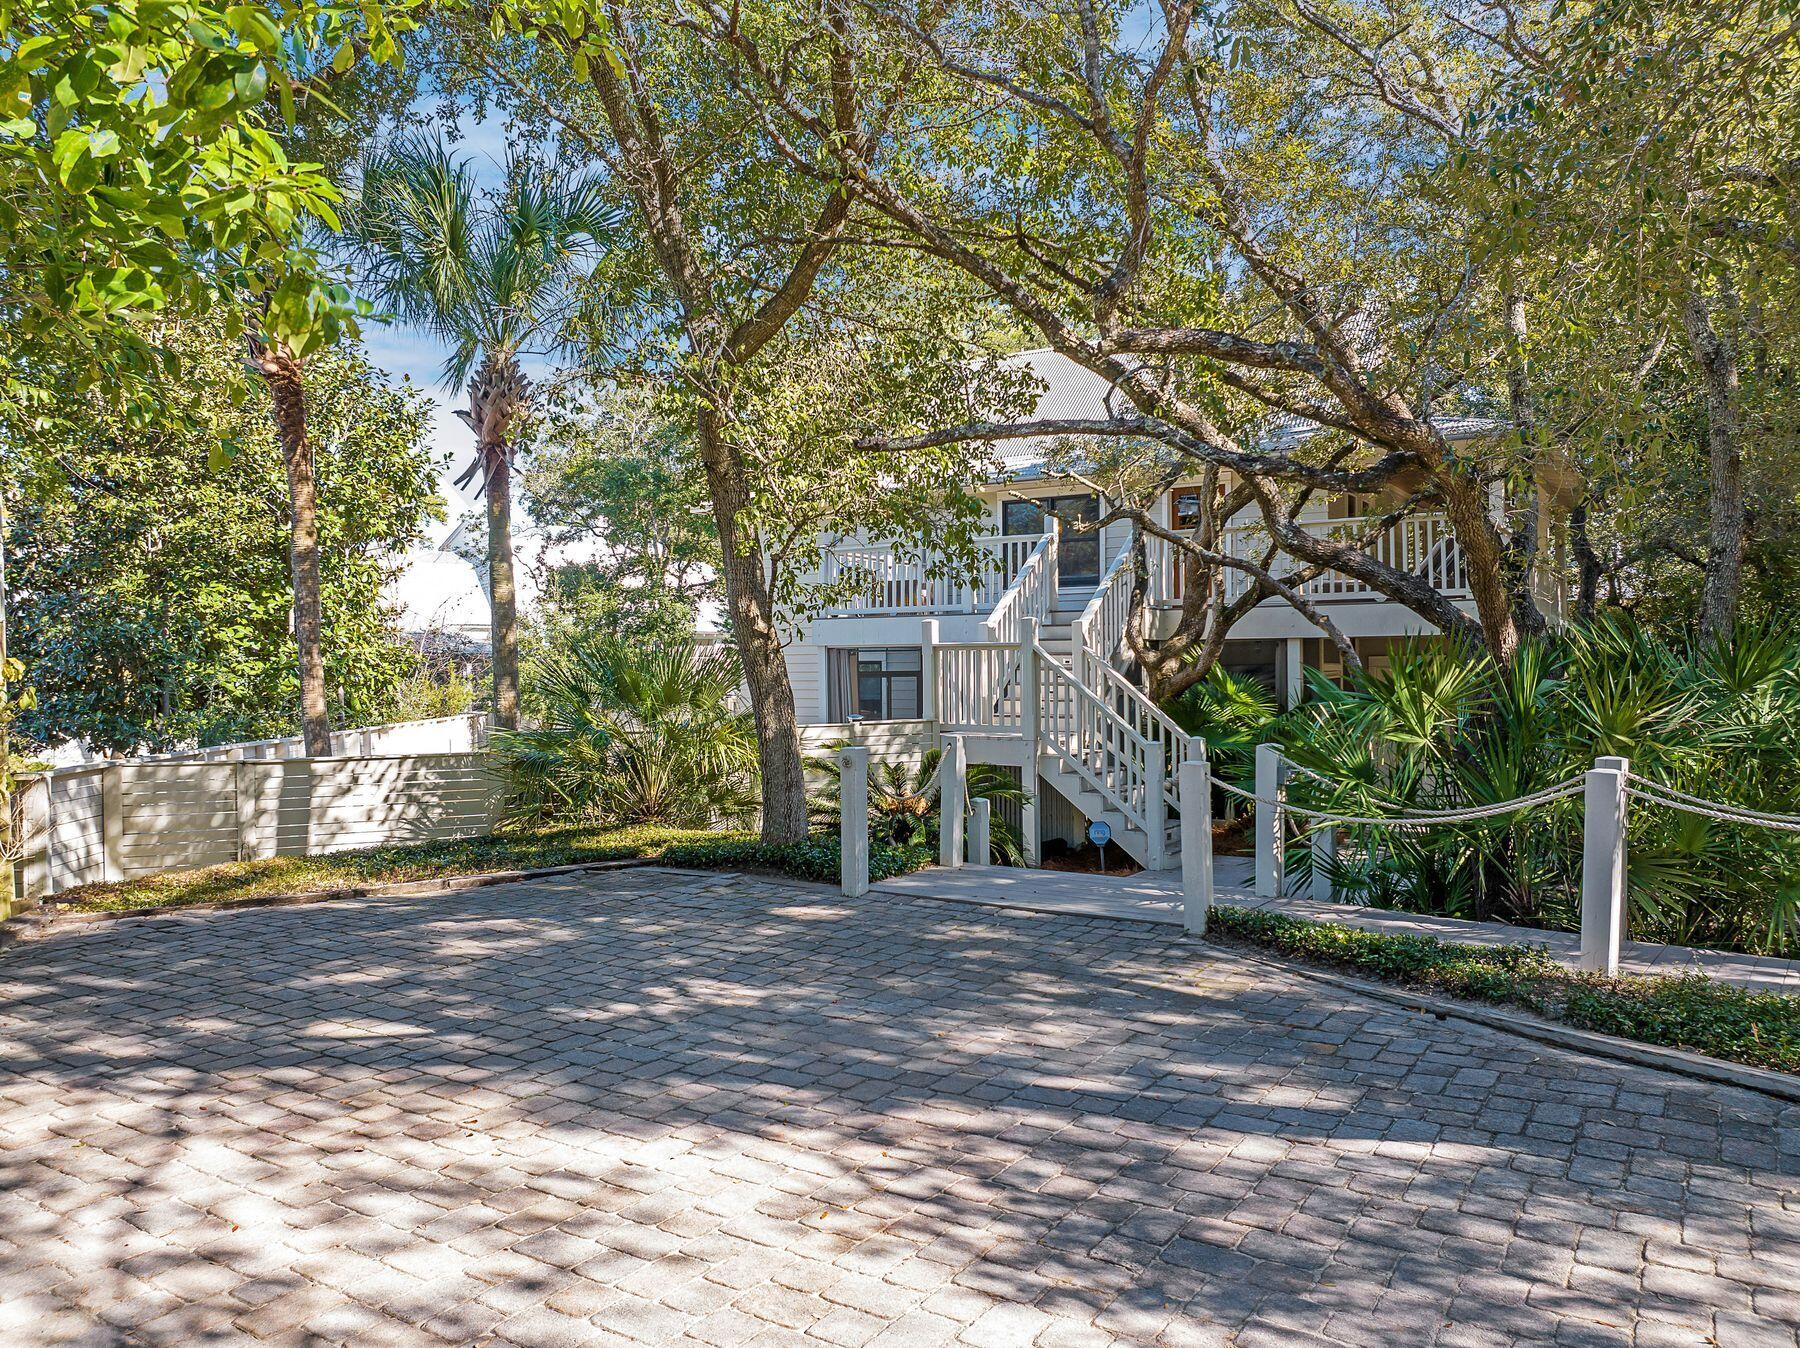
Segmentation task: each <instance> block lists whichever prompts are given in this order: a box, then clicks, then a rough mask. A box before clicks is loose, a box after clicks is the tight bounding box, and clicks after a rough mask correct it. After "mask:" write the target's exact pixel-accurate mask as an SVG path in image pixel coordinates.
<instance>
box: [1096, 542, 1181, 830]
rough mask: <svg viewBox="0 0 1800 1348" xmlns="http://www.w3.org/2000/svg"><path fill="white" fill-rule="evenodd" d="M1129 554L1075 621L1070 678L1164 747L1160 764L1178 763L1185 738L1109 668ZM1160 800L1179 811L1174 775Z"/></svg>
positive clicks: (1123, 605) (1126, 612)
mask: <svg viewBox="0 0 1800 1348" xmlns="http://www.w3.org/2000/svg"><path fill="white" fill-rule="evenodd" d="M1132 551H1133V550H1132V549H1131V548H1123V549H1121V550H1120V552H1119V555H1118V556H1117V557H1115V558H1114V559H1113V564H1112V565H1111V566H1110V567H1108V568H1107V571H1106V574H1105V575H1104V576H1102V577H1101V578H1100V585H1099V588H1097V589H1096V590H1095V591H1094V597H1093V598H1092V599H1090V600H1089V601H1088V604H1087V607H1086V608H1084V609H1082V611H1081V616H1080V617H1079V618H1077V619H1076V620H1075V626H1074V630H1073V632H1072V636H1073V642H1072V646H1071V659H1072V660H1073V663H1074V665H1075V676H1076V677H1077V678H1078V679H1080V680H1081V682H1082V683H1084V684H1086V685H1087V686H1088V688H1090V689H1091V690H1092V691H1094V692H1095V693H1096V694H1098V695H1099V696H1101V697H1103V698H1104V699H1105V700H1106V704H1107V705H1108V706H1109V707H1110V708H1112V710H1113V711H1114V712H1115V713H1116V714H1117V715H1119V716H1121V717H1122V718H1124V720H1125V721H1126V722H1127V723H1128V724H1129V725H1130V726H1131V728H1132V729H1133V730H1134V731H1135V732H1136V733H1137V734H1138V735H1140V736H1141V737H1142V738H1144V739H1145V740H1154V741H1156V742H1158V743H1160V744H1161V745H1162V746H1163V763H1164V764H1165V765H1166V766H1172V765H1174V764H1176V763H1179V762H1181V760H1182V756H1183V755H1184V754H1185V753H1186V752H1187V742H1188V733H1187V731H1185V730H1183V729H1182V728H1181V727H1180V726H1178V725H1176V724H1175V722H1174V721H1172V720H1170V719H1169V716H1168V714H1167V713H1166V712H1164V711H1163V709H1162V708H1161V707H1159V706H1157V705H1156V703H1154V702H1152V701H1151V700H1150V699H1149V697H1147V696H1146V695H1145V693H1144V691H1143V690H1142V689H1141V688H1139V687H1138V686H1137V685H1136V684H1134V683H1133V682H1132V681H1131V680H1130V679H1128V678H1126V677H1125V676H1124V675H1123V674H1121V673H1120V672H1119V671H1118V670H1117V669H1116V668H1114V666H1113V657H1114V656H1115V655H1117V654H1118V651H1119V647H1120V646H1121V645H1123V644H1124V641H1125V626H1126V624H1127V623H1128V622H1130V620H1131V582H1132ZM1165 778H1166V779H1165V780H1164V782H1163V795H1164V797H1165V798H1166V799H1167V801H1168V803H1169V804H1170V805H1171V806H1173V807H1175V808H1177V809H1179V808H1180V805H1181V797H1180V793H1179V791H1178V790H1177V788H1176V783H1175V780H1174V775H1173V773H1168V774H1165Z"/></svg>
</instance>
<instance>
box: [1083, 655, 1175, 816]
mask: <svg viewBox="0 0 1800 1348" xmlns="http://www.w3.org/2000/svg"><path fill="white" fill-rule="evenodd" d="M1098 668H1099V670H1100V673H1101V675H1102V677H1103V678H1104V679H1105V681H1106V687H1107V690H1108V691H1109V692H1114V693H1117V694H1118V695H1119V696H1120V697H1121V698H1123V699H1124V703H1125V706H1126V707H1127V708H1128V709H1129V715H1128V716H1126V720H1127V721H1128V722H1131V721H1135V722H1136V729H1137V732H1138V734H1140V735H1142V736H1143V737H1144V738H1145V739H1146V740H1150V741H1156V740H1160V741H1161V742H1162V746H1163V762H1164V764H1165V765H1166V766H1167V772H1168V776H1167V780H1165V781H1164V782H1163V795H1164V796H1165V797H1167V798H1168V801H1169V804H1170V805H1172V806H1174V807H1175V808H1176V809H1178V810H1179V809H1180V808H1181V792H1180V790H1179V789H1178V787H1177V784H1176V781H1175V765H1176V764H1178V763H1180V762H1182V761H1183V759H1184V758H1185V756H1186V754H1187V742H1188V739H1189V735H1188V732H1187V731H1185V730H1183V729H1182V728H1181V727H1180V726H1179V725H1177V724H1176V723H1175V721H1174V719H1173V718H1172V717H1170V715H1169V714H1168V713H1167V712H1166V711H1164V710H1163V709H1162V708H1161V707H1159V706H1157V705H1156V703H1154V702H1152V701H1151V700H1150V696H1149V694H1147V693H1146V692H1144V690H1143V689H1141V688H1139V687H1138V686H1137V685H1136V684H1135V683H1133V682H1132V681H1131V680H1130V679H1128V678H1126V677H1125V676H1124V675H1123V674H1121V673H1119V671H1118V670H1116V669H1114V668H1113V667H1112V666H1111V665H1107V664H1102V665H1100V666H1098Z"/></svg>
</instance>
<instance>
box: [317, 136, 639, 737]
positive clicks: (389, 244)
mask: <svg viewBox="0 0 1800 1348" xmlns="http://www.w3.org/2000/svg"><path fill="white" fill-rule="evenodd" d="M622 218H623V217H622V214H621V212H620V211H619V210H618V209H617V208H616V207H615V206H613V205H612V204H610V203H609V202H608V201H607V199H606V197H605V195H604V192H603V181H602V179H601V178H600V177H599V176H598V175H595V174H574V175H570V174H566V173H563V172H561V171H559V170H558V169H557V168H556V167H555V166H554V165H544V164H540V163H537V162H535V161H532V160H529V159H526V158H524V157H519V156H515V157H513V158H512V159H510V160H509V162H508V163H507V166H506V183H505V186H504V187H503V188H502V189H500V190H498V191H494V192H484V191H482V190H481V189H480V188H479V187H478V186H477V184H476V181H475V175H474V172H473V170H472V168H471V166H470V163H469V161H468V160H467V159H466V158H457V157H455V156H453V155H452V154H451V152H450V151H449V150H448V149H447V148H446V147H445V145H444V144H443V142H442V141H440V140H433V139H427V138H424V137H416V136H415V137H405V138H402V139H399V140H396V141H394V142H392V143H390V144H388V145H385V146H382V147H381V148H379V149H377V150H375V151H374V152H373V153H371V154H370V155H369V156H368V157H367V158H366V159H365V161H364V163H363V165H362V174H361V182H360V185H359V188H358V190H357V192H356V193H355V194H354V196H353V198H352V200H351V203H350V207H349V209H348V210H347V212H346V215H345V221H344V224H345V230H344V237H345V239H346V241H347V243H348V245H349V247H350V249H351V251H352V253H353V255H354V257H355V259H356V261H357V263H358V264H359V266H360V276H359V281H360V287H361V288H362V289H363V290H365V291H366V292H368V293H369V294H370V296H371V298H373V299H374V300H376V302H377V303H379V304H381V305H382V306H384V307H385V308H387V309H388V310H389V311H391V312H392V313H393V314H394V316H395V317H397V318H398V319H400V320H401V321H403V322H406V323H410V324H413V325H415V326H417V327H420V328H423V329H425V330H426V331H428V332H430V333H432V334H433V335H434V336H436V337H437V338H439V339H440V340H441V341H443V342H444V343H446V344H447V345H448V346H449V347H450V356H449V359H448V360H446V361H445V363H444V383H445V386H446V387H447V388H456V387H459V386H464V385H466V387H467V392H468V398H469V405H468V407H467V408H466V409H459V410H458V412H457V415H458V416H459V417H461V418H462V420H463V421H464V422H465V423H466V424H467V425H468V427H469V429H470V430H471V431H473V432H474V434H475V460H474V462H473V463H472V464H470V466H469V469H468V471H467V472H466V473H464V474H463V476H462V478H461V479H460V480H459V482H458V485H461V484H462V483H463V482H467V481H469V480H470V479H472V478H476V477H479V479H480V482H481V488H482V492H483V495H484V496H485V497H486V501H487V560H488V591H489V595H488V598H489V605H490V609H491V613H492V634H493V660H494V719H495V722H496V723H497V724H498V725H500V726H502V727H506V728H516V727H517V726H518V723H519V693H518V687H519V664H518V659H519V657H518V611H517V600H516V597H515V594H514V584H513V548H512V469H513V463H512V457H513V450H514V443H513V442H514V437H515V434H516V432H517V430H518V427H519V424H520V422H521V420H522V418H523V417H524V416H525V414H526V413H527V412H528V411H529V410H530V406H531V399H532V386H531V381H530V380H529V379H527V378H526V376H525V371H524V368H523V366H522V365H521V363H520V361H521V357H533V356H538V357H542V356H556V355H559V354H562V353H564V352H566V351H567V350H569V349H570V347H571V345H572V342H573V338H572V328H573V320H574V318H575V315H576V312H577V310H578V308H579V307H580V306H581V302H582V300H581V297H582V293H583V288H584V287H583V283H584V281H585V280H586V278H587V275H588V272H589V270H590V268H591V265H592V264H593V263H594V262H595V261H596V260H597V259H598V258H599V257H601V256H602V255H603V254H604V253H605V252H606V250H607V249H608V248H609V247H610V246H611V244H612V243H613V241H614V239H615V237H616V235H617V233H618V229H619V224H620V221H621V219H622Z"/></svg>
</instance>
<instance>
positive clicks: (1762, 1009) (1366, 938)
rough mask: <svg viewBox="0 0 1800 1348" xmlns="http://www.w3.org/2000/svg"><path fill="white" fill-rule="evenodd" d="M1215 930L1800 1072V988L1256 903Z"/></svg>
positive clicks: (1223, 913) (1644, 1038)
mask: <svg viewBox="0 0 1800 1348" xmlns="http://www.w3.org/2000/svg"><path fill="white" fill-rule="evenodd" d="M1208 931H1209V932H1210V933H1211V934H1212V935H1214V936H1223V937H1225V938H1226V939H1228V940H1237V941H1242V942H1244V943H1245V944H1248V945H1253V946H1258V947H1261V948H1262V949H1265V950H1273V951H1276V952H1277V953H1279V954H1283V955H1288V956H1291V957H1293V958H1296V959H1300V960H1305V961H1307V962H1309V963H1313V964H1320V965H1325V966H1327V967H1330V968H1334V969H1342V970H1345V971H1347V972H1350V973H1354V974H1358V975H1361V976H1363V977H1367V978H1372V979H1377V980H1379V981H1381V982H1386V983H1398V984H1401V985H1402V986H1405V987H1411V988H1419V989H1421V990H1424V991H1428V992H1435V993H1442V994H1444V995H1446V996H1451V997H1460V998H1464V999H1466V1000H1469V1001H1477V1002H1490V1003H1494V1004H1497V1005H1504V1006H1516V1007H1520V1008H1522V1009H1524V1010H1526V1011H1530V1012H1533V1013H1535V1014H1537V1015H1541V1016H1544V1017H1547V1018H1548V1019H1551V1020H1557V1021H1561V1022H1562V1023H1564V1024H1566V1025H1569V1026H1572V1027H1574V1028H1576V1029H1582V1030H1594V1031H1597V1032H1599V1033H1601V1034H1610V1035H1616V1036H1618V1037H1619V1038H1621V1039H1634V1040H1636V1041H1638V1042H1639V1043H1644V1044H1658V1045H1661V1046H1663V1047H1665V1048H1679V1049H1686V1050H1688V1051H1690V1052H1694V1053H1704V1054H1707V1055H1709V1056H1711V1057H1715V1058H1725V1059H1728V1060H1730V1061H1732V1062H1741V1063H1746V1064H1748V1065H1749V1066H1752V1067H1762V1068H1767V1069H1769V1070H1771V1071H1777V1072H1800V997H1789V996H1783V995H1781V994H1779V993H1754V992H1747V991H1745V990H1744V989H1742V988H1736V987H1732V986H1731V985H1729V984H1725V983H1718V982H1715V981H1713V980H1712V979H1708V978H1704V977H1700V976H1690V977H1687V978H1602V977H1599V976H1598V975H1593V974H1579V973H1574V972H1571V971H1570V970H1568V969H1565V968H1563V967H1562V966H1561V965H1559V964H1558V963H1556V961H1555V960H1553V959H1551V958H1550V956H1549V954H1548V953H1547V952H1545V951H1544V950H1543V949H1542V948H1541V947H1537V946H1472V945H1457V944H1453V943H1451V942H1447V941H1439V940H1435V939H1433V938H1431V937H1428V936H1388V935H1384V934H1382V933H1380V932H1372V931H1364V930H1361V929H1360V928H1356V927H1347V926H1344V925H1342V924H1340V923H1334V922H1314V921H1310V920H1308V919H1306V918H1298V917H1287V916H1284V915H1282V914H1280V913H1266V912H1261V911H1258V910H1255V909H1246V908H1214V909H1213V910H1212V913H1211V914H1210V916H1209V919H1208Z"/></svg>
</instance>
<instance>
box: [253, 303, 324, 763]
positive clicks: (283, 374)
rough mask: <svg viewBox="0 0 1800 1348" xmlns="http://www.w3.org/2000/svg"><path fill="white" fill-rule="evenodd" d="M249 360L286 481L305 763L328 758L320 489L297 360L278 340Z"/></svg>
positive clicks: (258, 347)
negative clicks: (263, 388)
mask: <svg viewBox="0 0 1800 1348" xmlns="http://www.w3.org/2000/svg"><path fill="white" fill-rule="evenodd" d="M250 360H251V364H252V365H253V366H254V367H255V369H256V371H257V373H258V374H260V375H261V376H262V378H263V382H264V383H265V384H267V385H268V388H269V397H270V400H271V402H272V404H273V409H274V418H275V434H276V437H277V439H279V440H280V442H281V461H282V464H283V465H284V466H285V467H286V469H287V481H288V568H289V570H290V572H291V573H292V575H293V582H294V642H295V645H296V646H297V647H298V649H299V655H300V733H301V735H302V737H303V738H304V740H305V742H306V755H307V757H308V758H323V757H326V756H328V755H329V754H330V753H331V722H330V719H329V716H328V713H327V711H326V703H325V619H324V606H323V603H322V601H321V599H320V581H319V489H318V481H317V477H316V475H315V474H314V471H313V447H312V439H311V437H310V436H309V435H308V433H307V425H306V385H305V378H304V372H303V370H302V367H301V364H300V361H299V359H298V358H297V357H295V355H294V353H293V352H292V351H291V350H289V349H288V347H287V345H286V344H285V343H283V342H280V341H275V342H264V341H261V340H259V339H254V338H253V339H251V342H250Z"/></svg>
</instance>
